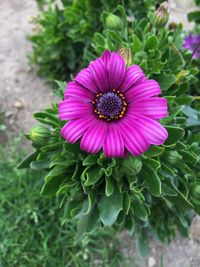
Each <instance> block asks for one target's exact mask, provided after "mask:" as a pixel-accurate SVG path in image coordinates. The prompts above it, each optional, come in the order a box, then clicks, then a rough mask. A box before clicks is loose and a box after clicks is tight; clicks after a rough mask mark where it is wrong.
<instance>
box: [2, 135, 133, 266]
mask: <svg viewBox="0 0 200 267" xmlns="http://www.w3.org/2000/svg"><path fill="white" fill-rule="evenodd" d="M22 158H23V152H22V151H21V149H20V148H19V141H18V140H17V141H16V140H15V141H14V143H13V146H12V147H11V148H9V149H8V147H5V146H0V170H1V171H0V188H1V193H0V240H1V242H0V267H94V266H101V267H112V266H113V267H117V266H124V267H126V266H133V265H129V260H128V259H126V258H124V256H123V255H122V253H121V252H120V249H119V246H120V242H119V240H118V239H117V238H115V237H114V235H115V233H114V232H113V231H111V230H109V231H105V230H102V231H98V232H97V233H95V234H93V235H91V236H89V237H86V238H84V239H83V240H82V241H81V242H80V244H79V245H78V246H74V244H73V236H74V234H75V231H76V229H75V225H74V224H66V225H64V226H61V219H60V218H62V214H63V210H60V209H59V208H58V207H59V202H58V200H56V199H49V198H44V197H41V196H40V195H39V192H40V189H41V186H42V179H41V177H39V175H37V174H36V173H33V172H31V171H30V170H18V169H17V167H16V165H17V163H19V161H20V160H21V159H22Z"/></svg>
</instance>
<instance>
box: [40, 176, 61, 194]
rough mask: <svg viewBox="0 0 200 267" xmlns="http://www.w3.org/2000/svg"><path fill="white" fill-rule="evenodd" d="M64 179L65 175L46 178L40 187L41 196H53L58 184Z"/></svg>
mask: <svg viewBox="0 0 200 267" xmlns="http://www.w3.org/2000/svg"><path fill="white" fill-rule="evenodd" d="M64 179H65V176H63V175H60V176H53V177H51V178H50V179H48V181H47V182H45V184H44V185H43V187H42V190H41V194H42V195H43V196H53V195H55V194H56V192H57V191H58V189H59V187H60V184H61V183H62V181H63V180H64Z"/></svg>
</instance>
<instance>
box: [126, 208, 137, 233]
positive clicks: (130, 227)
mask: <svg viewBox="0 0 200 267" xmlns="http://www.w3.org/2000/svg"><path fill="white" fill-rule="evenodd" d="M124 226H125V228H126V229H127V230H128V233H129V234H130V235H132V234H133V232H134V230H135V225H134V219H133V216H132V215H131V214H130V213H129V214H128V215H127V216H126V221H125V224H124Z"/></svg>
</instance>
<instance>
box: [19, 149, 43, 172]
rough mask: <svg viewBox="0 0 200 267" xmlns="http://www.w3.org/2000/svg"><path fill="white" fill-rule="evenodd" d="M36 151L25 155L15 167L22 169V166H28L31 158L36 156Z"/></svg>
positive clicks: (33, 158)
mask: <svg viewBox="0 0 200 267" xmlns="http://www.w3.org/2000/svg"><path fill="white" fill-rule="evenodd" d="M38 153H39V152H38V151H35V152H33V153H31V154H29V155H28V156H26V157H25V158H24V159H23V160H22V161H21V162H20V163H19V164H18V165H17V168H18V169H23V168H28V167H30V164H31V162H32V161H33V160H35V159H36V158H37V156H38Z"/></svg>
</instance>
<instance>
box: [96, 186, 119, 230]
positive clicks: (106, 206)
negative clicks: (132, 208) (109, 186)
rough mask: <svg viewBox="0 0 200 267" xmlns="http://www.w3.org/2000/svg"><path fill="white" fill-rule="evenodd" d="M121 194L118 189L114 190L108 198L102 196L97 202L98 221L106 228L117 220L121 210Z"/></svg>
mask: <svg viewBox="0 0 200 267" xmlns="http://www.w3.org/2000/svg"><path fill="white" fill-rule="evenodd" d="M122 200H123V198H122V194H121V193H120V192H119V190H118V188H117V187H115V188H114V192H113V194H112V195H111V196H110V197H107V196H106V195H105V194H103V195H102V197H101V199H100V202H99V205H98V207H99V212H100V219H101V221H102V223H103V224H104V225H106V226H111V225H113V224H114V223H115V221H116V220H117V217H118V215H119V213H120V211H121V210H122V209H123V203H122Z"/></svg>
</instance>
